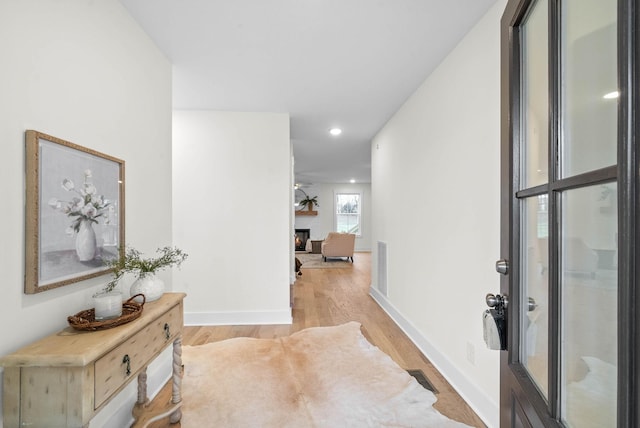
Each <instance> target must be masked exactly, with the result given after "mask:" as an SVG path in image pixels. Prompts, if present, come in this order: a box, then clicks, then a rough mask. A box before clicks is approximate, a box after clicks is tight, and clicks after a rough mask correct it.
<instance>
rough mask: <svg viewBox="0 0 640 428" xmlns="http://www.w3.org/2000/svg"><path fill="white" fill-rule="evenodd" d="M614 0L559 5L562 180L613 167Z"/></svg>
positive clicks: (580, 0) (615, 88) (571, 0)
mask: <svg viewBox="0 0 640 428" xmlns="http://www.w3.org/2000/svg"><path fill="white" fill-rule="evenodd" d="M617 6H618V3H617V1H616V0H565V1H563V2H562V8H561V10H562V31H561V44H562V61H561V63H562V90H561V91H562V94H561V99H562V100H563V105H562V122H563V126H562V129H563V131H562V141H561V144H562V154H563V157H562V176H563V177H569V176H572V175H576V174H580V173H583V172H587V171H590V170H594V169H599V168H603V167H606V166H610V165H615V164H616V147H617V132H618V127H617V123H618V116H617V109H618V76H617V62H618V57H617V39H616V37H617V36H616V34H617V25H616V17H617Z"/></svg>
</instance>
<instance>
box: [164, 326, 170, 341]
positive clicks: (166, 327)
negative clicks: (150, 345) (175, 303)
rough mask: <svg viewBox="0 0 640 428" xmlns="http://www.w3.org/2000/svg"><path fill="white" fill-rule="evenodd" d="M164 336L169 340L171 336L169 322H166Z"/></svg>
mask: <svg viewBox="0 0 640 428" xmlns="http://www.w3.org/2000/svg"><path fill="white" fill-rule="evenodd" d="M164 337H165V339H167V340H169V338H170V337H171V327H169V324H168V323H165V324H164Z"/></svg>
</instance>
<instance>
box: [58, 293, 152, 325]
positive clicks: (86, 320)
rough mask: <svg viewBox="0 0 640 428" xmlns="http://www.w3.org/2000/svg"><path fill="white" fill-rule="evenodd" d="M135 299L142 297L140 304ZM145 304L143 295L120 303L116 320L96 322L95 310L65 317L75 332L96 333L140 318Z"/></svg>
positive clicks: (137, 295) (87, 310)
mask: <svg viewBox="0 0 640 428" xmlns="http://www.w3.org/2000/svg"><path fill="white" fill-rule="evenodd" d="M136 297H142V303H138V302H136V301H134V299H135V298H136ZM144 303H145V297H144V294H136V295H135V296H131V298H129V300H127V301H126V302H123V303H122V315H120V316H119V317H118V318H113V319H110V320H96V313H95V308H91V309H86V310H84V311H80V312H78V313H77V314H75V315H70V316H69V317H67V321H68V322H69V325H70V326H71V327H73V328H75V329H76V330H85V331H96V330H106V329H108V328H113V327H117V326H119V325H122V324H126V323H128V322H131V321H133V320H135V319H136V318H138V317H140V315H141V314H142V307H143V306H144Z"/></svg>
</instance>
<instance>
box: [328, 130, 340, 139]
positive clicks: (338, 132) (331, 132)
mask: <svg viewBox="0 0 640 428" xmlns="http://www.w3.org/2000/svg"><path fill="white" fill-rule="evenodd" d="M329 134H331V135H333V136H334V137H337V136H338V135H340V134H342V129H340V128H331V129H330V130H329Z"/></svg>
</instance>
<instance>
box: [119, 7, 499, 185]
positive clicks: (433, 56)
mask: <svg viewBox="0 0 640 428" xmlns="http://www.w3.org/2000/svg"><path fill="white" fill-rule="evenodd" d="M120 1H121V2H122V4H123V5H124V6H125V7H126V8H127V9H128V10H129V12H130V13H131V15H132V16H133V17H134V18H135V19H136V20H137V21H138V23H139V24H140V25H141V26H142V28H143V29H144V30H145V31H146V32H147V33H148V34H149V35H150V37H151V38H152V39H153V40H154V41H155V43H156V44H157V45H158V47H159V48H160V49H161V50H162V51H163V52H164V53H165V54H166V56H167V57H168V58H169V59H170V61H171V62H172V63H173V65H174V67H173V104H174V108H176V109H210V110H229V111H251V112H282V113H289V114H290V116H291V139H292V141H293V148H294V156H295V175H296V182H302V183H327V182H331V183H342V182H348V181H349V180H350V179H355V180H356V181H357V182H370V181H371V151H370V141H371V139H372V138H373V136H374V135H375V134H376V132H378V131H379V130H380V129H381V128H382V126H383V125H384V124H385V122H386V121H387V120H389V118H390V117H391V115H392V114H393V113H394V112H395V111H397V109H398V108H399V107H400V106H401V105H402V103H403V102H404V101H405V100H406V99H407V98H408V97H409V96H410V95H411V94H412V93H413V92H414V91H415V90H416V88H417V87H418V86H419V85H420V84H421V83H422V81H423V80H424V79H425V78H426V77H427V76H428V75H429V74H430V73H431V72H432V71H433V69H434V68H435V67H436V66H437V65H438V64H439V63H440V62H441V61H442V59H443V58H444V57H445V56H446V54H447V53H448V52H449V51H451V49H452V48H453V47H454V46H455V45H456V44H457V43H458V41H460V39H462V37H463V36H464V35H465V34H466V33H467V31H469V29H470V28H471V27H472V26H473V24H474V23H475V22H476V21H477V20H478V19H479V18H480V17H481V16H482V15H483V14H484V13H485V12H486V11H487V10H488V9H489V7H490V6H491V5H492V4H493V3H494V2H495V0H181V1H178V0H120ZM496 31H498V29H496ZM334 126H338V127H340V128H342V129H343V134H342V135H341V136H339V137H337V138H336V137H332V136H330V135H329V133H328V130H329V129H330V128H331V127H334Z"/></svg>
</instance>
